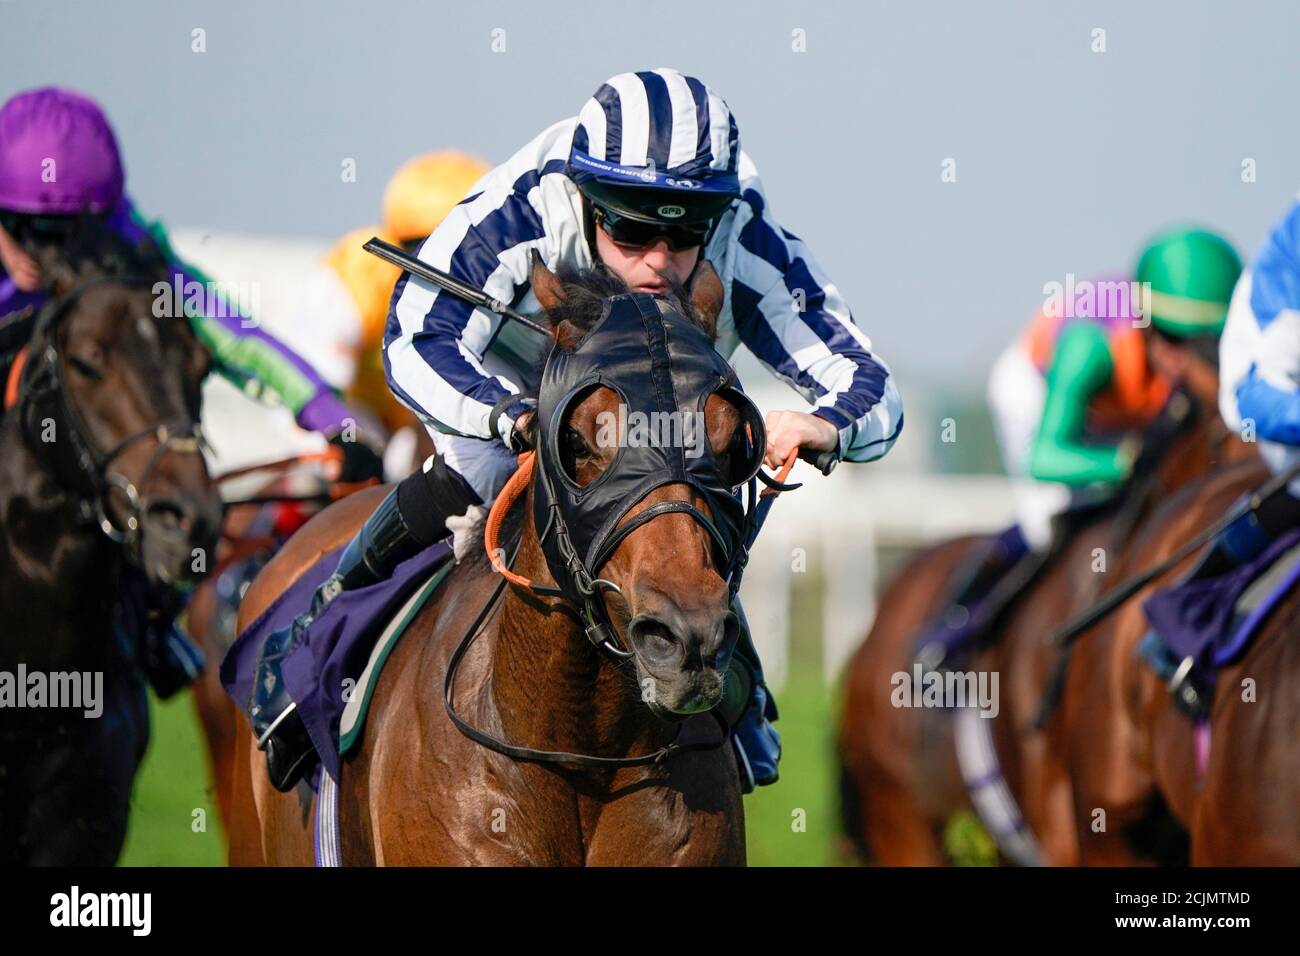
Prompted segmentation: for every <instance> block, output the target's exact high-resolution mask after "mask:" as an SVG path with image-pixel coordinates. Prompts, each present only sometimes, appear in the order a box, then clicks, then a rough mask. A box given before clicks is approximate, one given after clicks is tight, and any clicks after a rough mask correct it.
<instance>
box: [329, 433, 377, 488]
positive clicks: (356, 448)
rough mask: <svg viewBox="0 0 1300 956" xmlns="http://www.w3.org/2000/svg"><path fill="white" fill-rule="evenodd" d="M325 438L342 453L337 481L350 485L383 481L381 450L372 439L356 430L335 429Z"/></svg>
mask: <svg viewBox="0 0 1300 956" xmlns="http://www.w3.org/2000/svg"><path fill="white" fill-rule="evenodd" d="M325 437H326V438H327V439H328V440H329V443H330V444H331V445H333V446H334V447H335V448H338V449H339V450H340V451H342V452H343V465H342V468H341V469H340V471H339V479H338V480H339V481H341V482H344V483H347V484H352V483H356V482H363V481H370V480H372V479H373V480H375V481H383V480H384V458H383V448H382V446H380V445H379V444H378V443H377V442H376V441H375V440H374V439H372V438H370V437H369V436H368V435H366V434H364V433H362V432H360V431H359V430H357V429H356V428H341V429H337V430H336V431H334V432H333V433H332V434H327V435H326V436H325Z"/></svg>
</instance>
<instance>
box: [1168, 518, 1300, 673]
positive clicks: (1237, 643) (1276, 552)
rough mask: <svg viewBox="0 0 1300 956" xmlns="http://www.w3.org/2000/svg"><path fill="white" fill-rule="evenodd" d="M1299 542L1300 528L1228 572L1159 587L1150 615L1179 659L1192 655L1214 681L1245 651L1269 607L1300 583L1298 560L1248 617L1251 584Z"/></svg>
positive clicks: (1199, 669)
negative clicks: (1245, 607)
mask: <svg viewBox="0 0 1300 956" xmlns="http://www.w3.org/2000/svg"><path fill="white" fill-rule="evenodd" d="M1297 544H1300V528H1297V529H1293V530H1291V531H1288V532H1286V533H1285V534H1283V535H1280V536H1279V537H1278V538H1277V539H1276V540H1275V541H1273V542H1272V543H1270V544H1269V546H1268V547H1267V548H1265V549H1264V550H1263V551H1262V552H1260V554H1259V555H1258V556H1257V557H1256V558H1255V559H1254V560H1252V561H1250V562H1248V563H1246V564H1243V565H1241V566H1240V567H1237V568H1234V569H1233V570H1232V571H1229V572H1228V573H1227V574H1224V575H1221V576H1219V577H1217V578H1207V579H1205V580H1203V581H1188V582H1184V583H1182V584H1177V585H1175V586H1173V587H1171V588H1169V589H1167V590H1164V591H1158V592H1156V593H1155V594H1154V595H1152V596H1151V597H1150V598H1148V599H1147V601H1146V602H1145V603H1144V604H1143V605H1142V609H1143V610H1144V611H1145V612H1146V616H1147V620H1148V621H1149V622H1150V624H1151V627H1152V628H1153V629H1154V630H1155V632H1156V633H1157V634H1159V635H1160V637H1161V639H1162V640H1163V641H1164V642H1165V644H1166V645H1167V646H1168V648H1169V649H1170V650H1171V651H1172V652H1173V653H1174V655H1175V656H1176V657H1177V659H1178V660H1184V659H1186V658H1188V657H1190V658H1192V661H1193V664H1192V666H1193V669H1194V670H1196V671H1198V672H1199V673H1200V674H1201V675H1202V676H1203V677H1204V678H1206V679H1207V680H1208V681H1210V682H1212V681H1213V678H1214V674H1215V673H1216V672H1217V671H1218V669H1219V668H1221V667H1224V666H1226V665H1227V664H1230V663H1232V662H1233V661H1235V660H1236V659H1237V658H1239V657H1240V656H1241V655H1242V653H1243V652H1244V651H1245V650H1246V647H1247V646H1248V645H1249V644H1250V641H1251V638H1253V637H1254V635H1255V632H1256V631H1257V630H1258V629H1259V625H1260V624H1261V623H1262V622H1263V621H1264V619H1265V618H1266V617H1267V616H1268V614H1269V612H1270V611H1272V610H1273V608H1274V607H1276V606H1277V604H1278V602H1280V601H1281V600H1282V598H1283V597H1284V596H1285V595H1286V594H1288V593H1289V592H1290V591H1291V589H1292V588H1293V587H1295V586H1296V585H1297V584H1298V583H1300V561H1296V562H1293V563H1292V564H1291V565H1290V566H1289V567H1287V568H1286V572H1285V573H1284V574H1283V575H1282V577H1281V578H1280V579H1279V580H1278V581H1276V582H1275V583H1274V584H1273V586H1272V587H1271V589H1270V590H1269V591H1268V593H1267V594H1266V595H1264V597H1263V599H1262V600H1260V601H1259V602H1258V603H1256V604H1255V606H1254V607H1252V608H1251V609H1250V610H1249V611H1248V612H1247V613H1246V614H1245V616H1244V617H1243V616H1241V615H1240V614H1239V613H1238V610H1237V605H1238V602H1239V601H1240V599H1241V597H1242V595H1243V594H1244V593H1245V591H1246V590H1247V588H1249V587H1250V585H1251V584H1252V583H1254V582H1255V581H1256V580H1257V579H1258V578H1260V577H1261V576H1262V575H1263V574H1265V573H1266V572H1267V571H1268V570H1269V569H1270V568H1271V567H1272V566H1273V565H1274V564H1275V563H1276V562H1277V561H1278V559H1280V558H1281V557H1282V556H1283V555H1285V554H1286V553H1287V552H1288V551H1290V550H1291V549H1292V548H1294V547H1295V546H1296V545H1297Z"/></svg>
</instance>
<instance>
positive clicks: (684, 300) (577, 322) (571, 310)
mask: <svg viewBox="0 0 1300 956" xmlns="http://www.w3.org/2000/svg"><path fill="white" fill-rule="evenodd" d="M556 277H557V278H558V279H559V280H560V282H561V283H563V285H564V301H563V302H561V303H560V304H559V305H558V306H557V307H556V308H554V309H552V310H551V311H550V312H548V313H546V317H547V318H548V319H549V320H550V323H551V326H552V328H553V329H555V332H556V339H557V341H559V342H560V343H561V346H563V345H564V343H565V341H566V338H567V336H566V335H565V333H566V332H567V333H568V335H569V336H572V335H573V333H577V335H578V336H580V335H582V334H583V333H586V332H589V331H591V329H592V328H593V327H594V326H595V324H596V323H597V322H599V321H600V318H601V316H603V315H604V314H605V301H606V300H607V299H611V298H613V297H614V296H616V295H626V294H627V293H628V292H631V291H632V290H631V289H629V288H628V285H627V283H626V282H624V281H623V280H622V279H621V278H619V277H618V276H617V275H615V274H614V273H613V272H611V271H610V270H609V269H608V268H606V267H605V266H604V265H600V266H597V267H596V268H594V269H579V268H576V267H574V266H568V265H564V266H561V267H560V269H559V270H558V271H557V272H556ZM665 278H666V279H667V281H668V283H669V289H668V292H666V293H664V295H665V297H666V298H668V299H671V300H672V301H673V304H674V305H675V306H676V307H677V309H678V310H679V311H680V312H681V314H682V315H683V316H684V317H685V318H686V320H687V321H688V322H690V323H691V324H692V325H693V326H695V327H696V328H697V329H699V330H700V331H701V332H703V333H704V334H705V335H706V336H707V337H708V339H709V341H710V342H712V341H715V340H716V339H717V337H718V330H717V325H716V322H712V321H709V320H708V319H706V318H704V317H703V316H701V315H699V314H698V313H697V312H696V311H695V307H694V306H693V305H692V304H691V295H690V290H689V289H688V288H687V286H686V284H685V283H682V282H677V281H675V280H674V279H672V278H670V277H665Z"/></svg>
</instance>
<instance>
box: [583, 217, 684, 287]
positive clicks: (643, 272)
mask: <svg viewBox="0 0 1300 956" xmlns="http://www.w3.org/2000/svg"><path fill="white" fill-rule="evenodd" d="M596 252H597V253H598V254H599V255H600V261H601V262H603V263H604V264H605V266H606V267H607V268H608V269H609V271H610V272H612V273H614V275H616V276H618V277H619V278H620V279H622V280H623V281H624V282H626V283H627V286H628V288H629V289H631V290H632V291H633V292H649V293H652V294H653V293H660V292H667V291H668V289H669V287H670V284H671V283H674V282H675V283H677V284H678V285H684V284H685V283H686V280H687V279H688V278H690V275H691V273H692V272H694V271H695V266H696V264H697V263H698V262H699V261H700V247H699V246H692V247H691V248H689V249H680V250H675V249H671V248H669V246H668V243H667V242H665V241H664V240H663V239H659V240H656V241H655V242H653V243H651V244H650V245H648V246H641V247H640V248H637V249H629V248H627V247H626V246H620V245H618V244H617V243H615V242H614V240H613V239H610V238H609V236H607V235H606V234H605V230H604V229H597V230H596Z"/></svg>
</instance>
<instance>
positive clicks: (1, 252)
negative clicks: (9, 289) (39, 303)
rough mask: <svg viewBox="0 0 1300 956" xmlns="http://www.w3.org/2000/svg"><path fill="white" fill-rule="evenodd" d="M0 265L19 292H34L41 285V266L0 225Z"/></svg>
mask: <svg viewBox="0 0 1300 956" xmlns="http://www.w3.org/2000/svg"><path fill="white" fill-rule="evenodd" d="M0 265H3V266H4V270H5V272H6V273H7V274H8V276H9V278H11V279H13V280H14V285H15V286H17V287H18V291H19V292H35V291H36V290H37V289H39V288H40V287H41V268H40V266H38V265H37V264H36V260H35V259H33V258H32V257H31V256H30V255H28V254H27V252H26V251H24V249H23V247H22V246H20V245H19V244H18V240H16V239H15V238H14V237H13V236H11V235H9V233H8V232H6V231H5V227H4V226H0Z"/></svg>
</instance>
